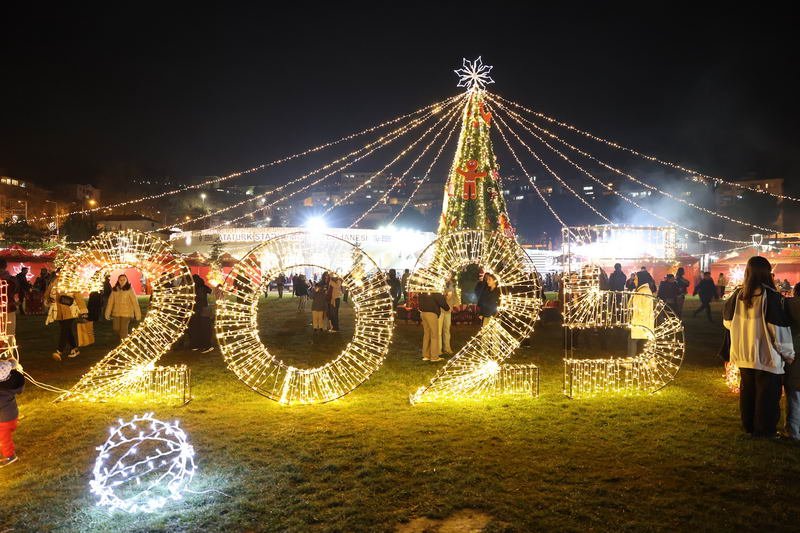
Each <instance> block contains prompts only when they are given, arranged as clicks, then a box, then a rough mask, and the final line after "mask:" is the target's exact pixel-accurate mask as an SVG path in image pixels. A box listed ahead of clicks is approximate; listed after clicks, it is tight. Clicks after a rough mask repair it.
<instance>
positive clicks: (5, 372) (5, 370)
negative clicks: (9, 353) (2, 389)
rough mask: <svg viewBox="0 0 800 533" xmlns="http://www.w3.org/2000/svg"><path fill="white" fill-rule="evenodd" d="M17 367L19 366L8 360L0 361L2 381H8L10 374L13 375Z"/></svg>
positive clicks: (0, 379) (0, 377) (0, 378)
mask: <svg viewBox="0 0 800 533" xmlns="http://www.w3.org/2000/svg"><path fill="white" fill-rule="evenodd" d="M15 366H17V365H15V364H14V363H13V362H12V361H9V360H8V359H4V360H2V361H0V381H5V380H7V379H8V376H9V374H11V371H12V370H14V367H15Z"/></svg>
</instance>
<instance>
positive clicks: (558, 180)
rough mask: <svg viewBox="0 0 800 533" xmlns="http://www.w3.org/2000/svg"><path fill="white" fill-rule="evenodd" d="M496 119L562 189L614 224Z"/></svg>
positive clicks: (506, 125) (505, 124)
mask: <svg viewBox="0 0 800 533" xmlns="http://www.w3.org/2000/svg"><path fill="white" fill-rule="evenodd" d="M495 117H496V118H497V119H498V120H500V121H501V122H502V124H503V125H504V126H505V127H506V129H508V131H509V133H511V135H513V136H514V137H515V138H516V139H517V142H519V144H520V145H522V146H523V147H524V148H525V149H526V150H528V152H529V153H530V154H531V155H532V156H533V157H534V158H535V159H536V161H538V162H539V164H540V165H541V166H542V167H543V168H544V169H545V170H546V171H547V172H548V173H549V174H550V175H551V176H553V177H554V178H555V179H556V181H557V182H558V183H560V184H561V186H562V187H564V188H565V189H567V190H568V191H569V192H570V193H572V195H573V196H574V197H575V198H577V199H578V200H579V201H580V202H581V203H582V204H583V205H585V206H586V207H588V208H589V209H590V210H591V211H592V212H594V214H595V215H597V216H598V217H600V218H601V219H603V220H604V221H605V222H608V223H609V224H611V223H612V222H611V219H609V218H608V217H607V216H605V215H604V214H603V213H601V212H600V211H599V210H598V209H597V208H596V207H594V206H593V205H592V204H590V203H589V202H587V201H586V199H585V198H584V197H583V196H581V195H580V194H578V193H577V192H576V191H575V190H574V189H573V188H572V187H570V186H569V184H567V182H566V181H564V180H563V179H562V178H561V176H559V175H558V174H557V173H556V172H555V171H554V170H553V169H552V168H550V165H548V164H547V163H546V162H545V161H543V160H542V158H541V157H539V154H538V153H536V151H535V150H534V149H533V148H531V147H530V146H529V145H527V144H526V143H525V142H524V141H523V140H522V139H520V137H519V136H518V135H517V132H515V131H514V130H512V129H511V128H509V127H508V124H507V123H506V121H505V120H503V118H502V117H500V116H499V115H497V114H496V113H495ZM532 185H533V186H534V187H536V184H535V183H532Z"/></svg>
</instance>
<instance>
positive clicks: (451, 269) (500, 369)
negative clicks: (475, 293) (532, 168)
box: [408, 230, 543, 403]
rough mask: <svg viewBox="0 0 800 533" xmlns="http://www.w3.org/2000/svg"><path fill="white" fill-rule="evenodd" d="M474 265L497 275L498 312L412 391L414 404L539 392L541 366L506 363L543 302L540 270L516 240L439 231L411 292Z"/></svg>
mask: <svg viewBox="0 0 800 533" xmlns="http://www.w3.org/2000/svg"><path fill="white" fill-rule="evenodd" d="M473 264H477V265H480V266H481V267H483V269H484V270H485V271H486V272H491V273H492V274H494V275H495V276H496V277H497V282H498V286H499V288H500V291H501V296H500V305H499V307H498V313H497V315H496V316H495V317H493V318H492V320H491V321H490V322H489V323H488V324H486V325H484V326H483V327H482V328H481V330H480V331H479V332H478V333H476V334H475V336H473V337H472V338H471V339H470V340H469V342H467V344H466V345H465V346H464V347H463V348H461V349H460V350H459V351H458V353H456V354H455V355H454V356H453V358H452V359H450V360H449V361H447V363H445V365H444V367H442V368H441V370H439V372H437V374H436V376H434V378H433V379H432V380H431V382H430V384H429V385H428V386H425V387H421V388H420V389H419V390H417V392H416V393H414V394H413V395H412V396H411V402H412V403H416V402H420V401H426V400H434V399H437V398H466V397H472V398H476V397H478V398H479V397H483V396H488V395H491V394H494V393H506V392H509V393H510V392H522V391H526V392H529V393H533V394H534V395H536V394H538V380H539V372H538V370H539V369H538V367H536V366H535V365H504V364H502V361H503V360H505V359H506V358H507V357H509V356H510V355H511V354H512V353H513V352H514V351H515V350H516V349H517V348H519V345H520V343H521V342H522V341H523V340H524V339H525V338H527V337H529V336H530V335H531V334H532V333H533V326H534V324H535V323H536V321H537V320H538V319H539V312H540V311H541V309H542V303H543V302H542V298H541V288H540V283H539V279H538V276H537V275H536V269H535V268H534V266H533V263H532V262H531V260H530V258H529V257H528V255H527V254H526V253H525V250H523V249H522V248H521V247H520V246H519V245H518V244H517V242H516V241H515V240H514V239H511V238H509V237H506V236H504V235H502V234H500V233H496V232H483V231H477V230H463V231H456V232H453V233H449V234H446V235H444V236H441V237H439V238H438V239H436V240H435V241H434V242H433V243H431V244H430V245H429V246H428V248H426V249H425V250H424V251H423V253H422V255H421V256H420V258H419V260H418V261H417V266H416V267H415V268H414V274H413V275H412V276H411V278H410V279H409V283H408V291H409V292H443V291H444V285H445V282H446V280H447V278H448V277H449V276H450V275H452V274H454V273H456V272H458V271H459V270H462V269H464V268H465V267H467V266H469V265H473Z"/></svg>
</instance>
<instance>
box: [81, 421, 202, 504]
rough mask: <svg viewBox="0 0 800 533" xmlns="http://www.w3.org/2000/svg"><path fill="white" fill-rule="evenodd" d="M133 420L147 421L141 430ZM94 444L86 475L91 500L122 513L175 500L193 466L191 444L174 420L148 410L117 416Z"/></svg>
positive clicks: (189, 480)
mask: <svg viewBox="0 0 800 533" xmlns="http://www.w3.org/2000/svg"><path fill="white" fill-rule="evenodd" d="M138 423H141V425H143V426H148V431H142V430H141V429H140V428H139V425H138ZM110 431H111V434H110V436H109V437H108V439H107V440H106V441H105V443H103V445H102V446H99V447H98V448H97V450H98V452H99V453H98V454H97V459H96V460H95V463H94V470H93V474H94V477H93V479H92V480H91V481H90V483H89V485H90V487H91V491H92V493H93V494H94V495H95V496H97V505H99V506H101V507H108V508H109V510H111V511H114V510H117V509H119V510H122V511H125V512H128V513H139V512H143V513H151V512H154V511H157V510H158V509H161V508H162V507H164V506H165V505H166V504H167V503H169V501H170V500H180V499H182V497H183V492H184V490H186V487H187V485H188V484H189V483H190V482H191V480H192V477H193V476H194V472H195V465H194V448H193V447H192V446H191V444H189V439H188V437H187V435H186V433H185V432H184V431H183V430H182V429H180V427H178V423H177V421H176V422H175V423H172V424H171V423H169V422H162V421H161V420H157V419H155V418H153V415H152V413H146V414H144V415H142V416H134V417H133V419H132V420H130V421H129V422H124V421H122V420H121V419H120V420H119V425H118V426H116V427H112V428H111V430H110Z"/></svg>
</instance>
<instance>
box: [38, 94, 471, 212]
mask: <svg viewBox="0 0 800 533" xmlns="http://www.w3.org/2000/svg"><path fill="white" fill-rule="evenodd" d="M462 97H463V94H457V95H455V96H451V97H450V98H447V99H445V100H443V101H441V102H436V103H433V104H430V105H427V106H425V107H423V108H420V109H417V110H416V111H412V112H411V113H406V114H404V115H400V116H398V117H395V118H393V119H390V120H387V121H385V122H381V123H380V124H377V125H375V126H371V127H369V128H366V129H363V130H361V131H358V132H356V133H351V134H349V135H345V136H344V137H340V138H339V139H336V140H334V141H328V142H326V143H323V144H320V145H317V146H314V147H313V148H308V149H306V150H303V151H302V152H297V153H295V154H292V155H289V156H286V157H282V158H280V159H275V160H274V161H270V162H269V163H262V164H260V165H257V166H254V167H252V168H249V169H246V170H240V171H237V172H232V173H230V174H228V175H226V176H216V177H214V178H212V179H207V180H205V181H202V182H199V183H194V184H191V185H184V186H181V187H178V188H176V189H172V190H169V191H165V192H161V193H157V194H151V195H147V196H141V197H138V198H134V199H131V200H125V201H123V202H117V203H114V204H110V205H104V206H98V207H93V208H91V209H79V210H75V211H70V212H68V213H61V214H56V215H43V216H40V217H33V218H29V219H27V220H28V222H38V221H42V220H56V219H59V218H66V217H69V216H73V215H86V214H90V213H95V212H97V211H102V210H109V209H114V208H117V207H124V206H128V205H134V204H137V203H141V202H146V201H148V200H159V199H161V198H166V197H168V196H172V195H174V194H178V193H181V192H185V191H189V190H192V189H201V188H203V187H208V186H210V185H215V184H217V183H222V182H225V181H229V180H232V179H235V178H238V177H241V176H245V175H247V174H252V173H254V172H258V171H261V170H264V169H266V168H269V167H273V166H276V165H280V164H283V163H286V162H288V161H292V160H294V159H298V158H300V157H303V156H306V155H309V154H313V153H315V152H319V151H321V150H324V149H326V148H329V147H331V146H336V145H338V144H341V143H344V142H347V141H350V140H352V139H355V138H357V137H361V136H362V135H367V134H369V133H372V132H375V131H378V130H380V129H382V128H385V127H387V126H391V125H393V124H397V123H398V122H402V121H403V120H405V119H410V118H412V117H414V116H416V115H420V114H423V113H426V112H430V111H436V110H437V109H440V108H442V107H444V106H449V105H450V104H452V103H453V102H455V101H457V100H459V99H460V98H462Z"/></svg>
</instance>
